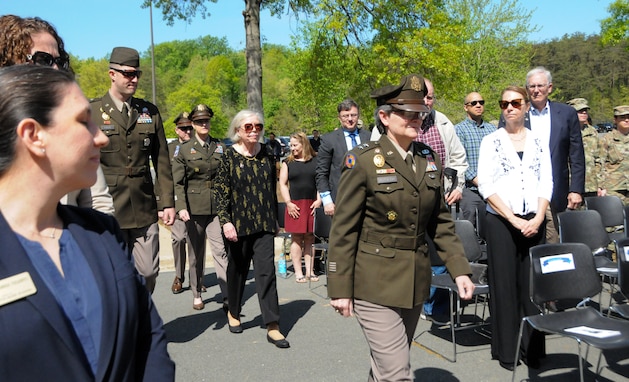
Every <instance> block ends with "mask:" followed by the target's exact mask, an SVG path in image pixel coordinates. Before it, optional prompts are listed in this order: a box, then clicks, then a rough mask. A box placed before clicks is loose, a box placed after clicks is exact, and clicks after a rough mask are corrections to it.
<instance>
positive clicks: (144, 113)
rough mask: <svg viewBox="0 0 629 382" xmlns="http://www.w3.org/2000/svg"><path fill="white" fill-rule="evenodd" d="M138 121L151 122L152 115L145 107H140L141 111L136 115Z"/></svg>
mask: <svg viewBox="0 0 629 382" xmlns="http://www.w3.org/2000/svg"><path fill="white" fill-rule="evenodd" d="M138 123H153V117H151V114H150V113H149V109H148V108H147V107H144V108H142V113H141V114H140V116H139V117H138Z"/></svg>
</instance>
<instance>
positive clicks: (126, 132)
mask: <svg viewBox="0 0 629 382" xmlns="http://www.w3.org/2000/svg"><path fill="white" fill-rule="evenodd" d="M139 67H140V55H139V54H138V52H137V51H136V50H135V49H131V48H126V47H116V48H114V49H113V51H112V52H111V57H110V59H109V79H110V81H111V86H110V88H109V91H108V92H107V93H106V94H105V95H104V96H103V97H101V98H97V99H94V100H92V102H91V105H90V106H91V109H92V121H93V122H94V123H96V124H97V125H98V126H100V128H101V130H102V131H103V132H104V133H105V134H106V135H107V137H108V138H109V145H107V146H106V147H104V148H102V149H101V158H100V160H101V166H102V168H103V173H104V174H105V179H106V180H107V185H108V186H109V192H110V193H111V196H112V197H113V198H114V208H115V217H116V219H117V220H118V223H119V224H120V228H121V229H122V233H123V235H124V239H125V241H126V243H127V247H128V248H129V251H131V252H132V254H133V258H134V262H135V267H136V268H137V270H138V272H139V273H140V274H141V275H142V276H144V279H145V281H146V288H147V289H148V290H149V291H150V292H151V293H152V292H153V290H154V289H155V282H156V279H157V274H158V272H159V226H158V224H157V219H158V211H160V214H161V217H162V219H163V221H164V223H165V224H166V225H172V224H173V223H174V222H175V208H174V205H175V200H174V196H173V177H172V172H171V168H170V157H169V155H168V147H167V143H166V135H165V134H164V126H163V125H162V117H161V116H160V114H159V110H158V109H157V106H155V105H153V104H152V103H150V102H147V101H145V100H142V99H138V98H134V97H133V94H135V91H136V89H137V87H138V80H139V78H140V75H141V74H142V71H140V70H139ZM149 158H150V161H152V164H153V169H154V170H155V183H153V179H152V177H151V167H150V161H149Z"/></svg>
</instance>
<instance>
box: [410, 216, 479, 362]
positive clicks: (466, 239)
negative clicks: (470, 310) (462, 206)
mask: <svg viewBox="0 0 629 382" xmlns="http://www.w3.org/2000/svg"><path fill="white" fill-rule="evenodd" d="M454 226H455V231H456V234H457V236H458V237H459V239H460V240H461V242H462V244H463V248H464V250H465V256H466V257H467V259H468V261H469V262H470V266H471V268H472V282H474V286H475V289H474V294H473V297H474V317H475V318H478V314H477V313H478V311H477V309H478V304H479V303H482V304H483V309H482V313H481V316H480V319H477V320H475V321H473V322H469V323H463V322H462V320H461V317H462V315H463V310H464V307H463V308H462V307H461V298H460V296H459V290H458V288H457V286H456V283H455V282H454V281H452V277H451V276H450V274H448V273H445V274H442V275H435V276H433V278H432V281H431V286H433V287H436V288H439V289H445V290H447V291H448V295H449V297H450V305H449V307H450V308H449V309H448V310H449V311H450V321H449V322H448V325H449V329H450V336H451V339H452V349H453V354H454V355H453V357H452V358H448V357H447V356H445V355H443V354H441V355H442V356H443V357H444V358H445V359H447V360H448V361H450V362H456V354H457V349H456V332H457V331H459V330H463V329H472V328H481V327H483V326H485V325H488V323H486V322H485V312H486V307H487V298H488V296H489V285H486V284H481V283H479V281H478V279H479V276H480V275H481V274H482V272H483V270H484V269H486V268H487V265H485V264H478V263H476V261H478V260H479V259H480V258H481V256H482V253H481V248H480V244H479V243H478V238H477V236H476V231H475V230H474V225H473V224H472V223H471V222H470V221H468V220H455V221H454ZM480 296H484V298H483V300H482V301H479V297H480ZM453 306H454V307H455V309H454V310H453V309H452V307H453ZM425 332H426V331H424V332H422V333H420V334H419V335H417V336H416V337H415V338H414V341H416V342H417V339H418V338H419V337H420V336H421V335H422V334H424V333H425ZM479 334H481V335H484V336H486V337H487V336H488V335H487V334H486V333H479ZM422 346H423V345H422ZM430 350H432V351H435V350H434V349H430ZM435 352H436V351H435Z"/></svg>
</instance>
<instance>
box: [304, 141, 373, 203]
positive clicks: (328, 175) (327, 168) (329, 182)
mask: <svg viewBox="0 0 629 382" xmlns="http://www.w3.org/2000/svg"><path fill="white" fill-rule="evenodd" d="M358 136H359V137H360V143H361V144H362V143H367V142H369V140H370V139H371V133H370V132H369V131H367V130H364V129H360V130H359V132H358ZM346 153H347V144H346V143H345V133H344V132H343V129H341V128H339V129H337V130H334V131H331V132H329V133H327V134H324V135H322V136H321V145H320V146H319V151H318V153H317V175H316V181H317V191H319V192H324V191H330V192H331V195H332V200H333V201H335V202H336V193H337V191H338V190H337V189H338V184H339V179H341V169H342V168H343V159H344V158H345V154H346Z"/></svg>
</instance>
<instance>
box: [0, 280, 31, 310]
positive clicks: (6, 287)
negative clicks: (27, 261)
mask: <svg viewBox="0 0 629 382" xmlns="http://www.w3.org/2000/svg"><path fill="white" fill-rule="evenodd" d="M35 292H37V287H35V283H34V282H33V279H32V278H31V275H30V274H29V273H28V272H22V273H18V274H17V275H13V276H10V277H7V278H5V279H2V280H0V306H3V305H6V304H9V303H12V302H13V301H17V300H20V299H23V298H24V297H28V296H30V295H33V294H35Z"/></svg>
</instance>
